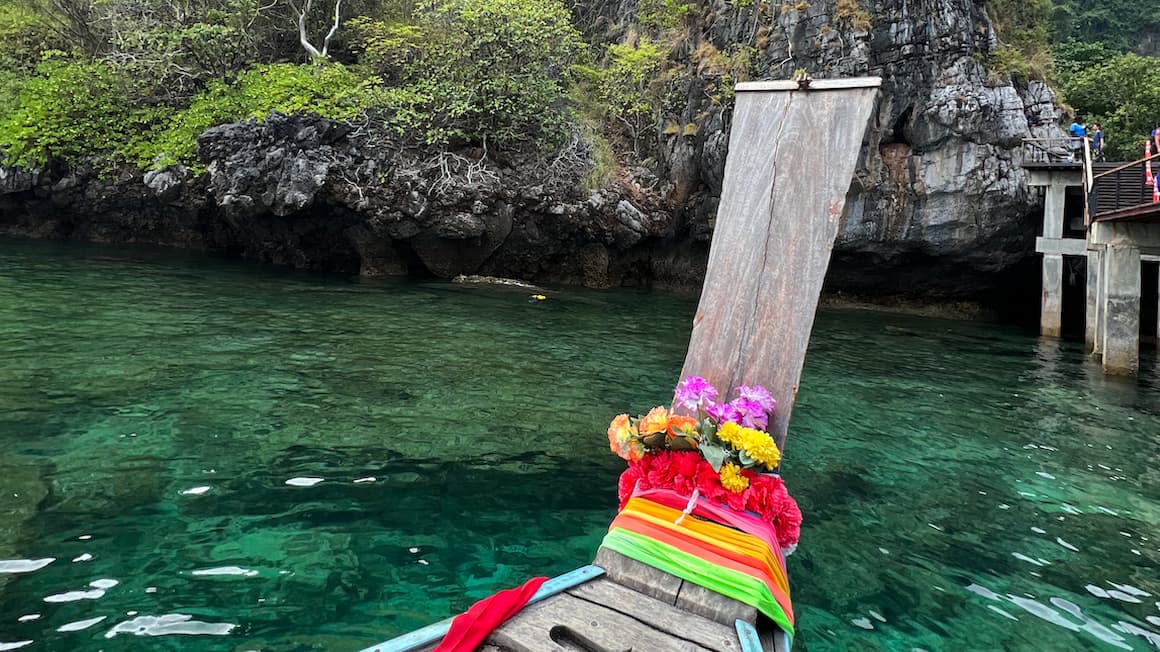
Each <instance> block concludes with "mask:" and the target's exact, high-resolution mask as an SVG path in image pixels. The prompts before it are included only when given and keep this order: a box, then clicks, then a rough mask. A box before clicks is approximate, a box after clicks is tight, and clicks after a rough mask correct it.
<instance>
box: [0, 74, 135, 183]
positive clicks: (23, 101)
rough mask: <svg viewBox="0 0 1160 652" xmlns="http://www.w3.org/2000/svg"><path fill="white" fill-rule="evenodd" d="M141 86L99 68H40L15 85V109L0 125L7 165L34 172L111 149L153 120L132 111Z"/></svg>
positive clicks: (129, 77) (129, 79) (121, 75)
mask: <svg viewBox="0 0 1160 652" xmlns="http://www.w3.org/2000/svg"><path fill="white" fill-rule="evenodd" d="M144 86H145V85H144V84H143V82H141V81H139V80H138V79H136V78H134V77H133V76H131V75H125V74H121V72H120V71H118V70H117V69H116V68H113V67H110V66H107V65H103V64H100V63H81V62H65V61H60V60H50V61H47V62H45V63H42V64H41V65H40V66H38V67H37V73H36V75H34V76H32V77H31V78H29V79H27V80H25V81H23V82H22V83H21V84H20V85H19V92H18V95H19V106H18V107H16V108H15V110H13V111H11V112H10V113H8V114H7V115H6V116H4V118H3V120H0V151H3V152H4V155H5V159H6V160H7V161H8V162H10V163H12V164H16V165H23V166H28V167H36V166H40V165H43V164H44V163H46V162H47V161H48V160H49V159H51V158H61V159H65V160H76V159H79V158H82V157H86V156H92V155H95V154H100V153H103V152H109V151H112V150H114V149H117V148H119V147H120V146H122V145H123V144H124V142H125V140H126V134H130V133H135V132H138V131H140V130H142V129H147V128H148V126H149V125H150V123H151V121H152V119H153V118H154V117H155V115H154V113H155V112H153V111H150V110H146V109H140V108H136V104H137V102H136V100H137V99H138V98H140V97H141V96H142V95H143V94H144V92H145V90H146V89H145V88H144Z"/></svg>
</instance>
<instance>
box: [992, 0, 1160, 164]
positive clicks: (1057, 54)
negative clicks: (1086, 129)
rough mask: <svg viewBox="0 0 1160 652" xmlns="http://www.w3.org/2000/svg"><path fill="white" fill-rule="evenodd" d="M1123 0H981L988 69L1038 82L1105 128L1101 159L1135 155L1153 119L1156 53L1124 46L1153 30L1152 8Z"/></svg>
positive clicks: (1159, 119) (1159, 76) (1158, 18)
mask: <svg viewBox="0 0 1160 652" xmlns="http://www.w3.org/2000/svg"><path fill="white" fill-rule="evenodd" d="M1153 5H1154V3H1147V2H1143V3H1141V2H1130V1H1128V0H1030V1H1025V0H986V5H985V7H986V10H987V15H988V16H989V17H990V18H991V22H992V24H993V25H994V26H995V30H996V32H997V33H998V35H999V39H1000V44H999V47H998V48H996V49H995V50H994V51H992V52H991V54H990V59H989V65H990V68H991V70H992V74H993V75H996V76H998V77H1001V78H1005V79H1011V80H1013V81H1015V82H1016V83H1027V82H1028V81H1030V80H1033V79H1038V80H1045V81H1047V82H1049V83H1051V84H1052V85H1053V86H1054V87H1055V88H1056V90H1057V91H1058V92H1059V99H1060V100H1061V101H1063V102H1066V103H1067V105H1068V108H1070V109H1071V110H1072V111H1074V112H1075V114H1076V115H1078V116H1080V117H1081V119H1083V120H1084V121H1085V122H1087V123H1089V124H1090V123H1098V124H1099V125H1100V126H1101V127H1102V129H1103V131H1104V134H1105V154H1106V156H1107V157H1108V158H1109V159H1113V160H1115V159H1120V160H1135V159H1137V158H1139V157H1140V156H1141V155H1142V153H1143V143H1144V140H1145V138H1146V137H1147V135H1148V133H1149V132H1150V131H1151V130H1152V128H1153V127H1154V126H1156V125H1157V124H1160V58H1157V57H1145V56H1140V55H1138V54H1133V53H1131V52H1129V50H1131V49H1132V48H1135V47H1137V46H1138V45H1139V44H1140V43H1141V39H1143V38H1144V37H1145V36H1146V35H1149V34H1156V33H1157V32H1160V8H1158V7H1155V6H1153Z"/></svg>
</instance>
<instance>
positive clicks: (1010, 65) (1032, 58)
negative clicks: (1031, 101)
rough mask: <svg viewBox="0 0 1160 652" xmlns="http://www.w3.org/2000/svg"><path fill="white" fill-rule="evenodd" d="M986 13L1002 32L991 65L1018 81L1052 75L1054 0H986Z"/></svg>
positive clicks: (992, 55) (994, 70)
mask: <svg viewBox="0 0 1160 652" xmlns="http://www.w3.org/2000/svg"><path fill="white" fill-rule="evenodd" d="M985 7H986V10H987V15H988V16H990V18H991V23H992V24H993V25H994V27H995V31H996V32H997V33H998V34H999V38H1000V44H999V47H998V48H996V49H995V50H994V51H992V52H991V59H990V68H991V70H992V71H993V72H994V73H997V74H999V75H1006V76H1008V77H1010V78H1011V79H1012V80H1014V81H1016V82H1019V83H1027V82H1028V81H1031V80H1033V79H1039V80H1045V79H1048V78H1049V77H1050V75H1051V70H1052V60H1051V46H1050V43H1049V41H1050V38H1051V17H1052V12H1053V11H1054V9H1053V7H1052V4H1051V0H986V5H985Z"/></svg>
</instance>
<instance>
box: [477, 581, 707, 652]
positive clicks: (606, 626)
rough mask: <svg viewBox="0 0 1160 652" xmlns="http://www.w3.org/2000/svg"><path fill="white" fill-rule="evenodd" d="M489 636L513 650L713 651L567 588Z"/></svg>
mask: <svg viewBox="0 0 1160 652" xmlns="http://www.w3.org/2000/svg"><path fill="white" fill-rule="evenodd" d="M488 641H489V642H490V643H491V644H493V645H498V646H500V647H501V648H508V649H511V650H512V652H631V651H639V652H643V651H645V650H648V651H649V652H670V651H671V652H711V650H708V649H707V648H704V647H702V646H700V645H697V644H696V643H693V642H691V641H686V640H684V639H681V638H677V637H675V636H670V635H669V634H666V633H664V632H661V631H658V630H655V629H653V628H652V627H649V626H648V625H646V624H644V623H641V622H640V621H638V620H636V619H635V618H630V617H628V616H625V615H624V614H621V613H617V612H616V611H613V610H612V609H608V608H607V607H602V606H600V605H598V604H593V603H591V602H588V601H586V600H581V599H580V598H577V597H574V596H571V595H568V594H566V593H565V594H562V595H558V596H556V597H554V598H552V599H551V600H545V601H544V602H541V603H539V604H537V605H533V606H531V607H527V608H525V609H524V610H523V611H521V612H520V613H518V614H516V615H515V616H514V617H513V618H512V619H511V620H509V621H508V622H506V623H504V625H503V626H502V627H500V628H499V629H497V630H496V631H494V632H492V634H491V637H490V638H489V639H488Z"/></svg>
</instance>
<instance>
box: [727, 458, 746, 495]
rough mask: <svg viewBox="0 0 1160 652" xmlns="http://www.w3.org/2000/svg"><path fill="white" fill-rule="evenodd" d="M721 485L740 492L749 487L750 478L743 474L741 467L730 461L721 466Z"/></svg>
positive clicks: (736, 492) (737, 492) (734, 491)
mask: <svg viewBox="0 0 1160 652" xmlns="http://www.w3.org/2000/svg"><path fill="white" fill-rule="evenodd" d="M721 486H722V487H725V488H726V489H728V490H729V491H732V492H733V493H735V494H739V493H741V492H742V491H745V490H746V489H748V488H749V478H747V477H745V476H743V475H741V467H739V466H737V465H736V464H733V463H732V462H729V463H728V464H725V465H723V466H722V467H721Z"/></svg>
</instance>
